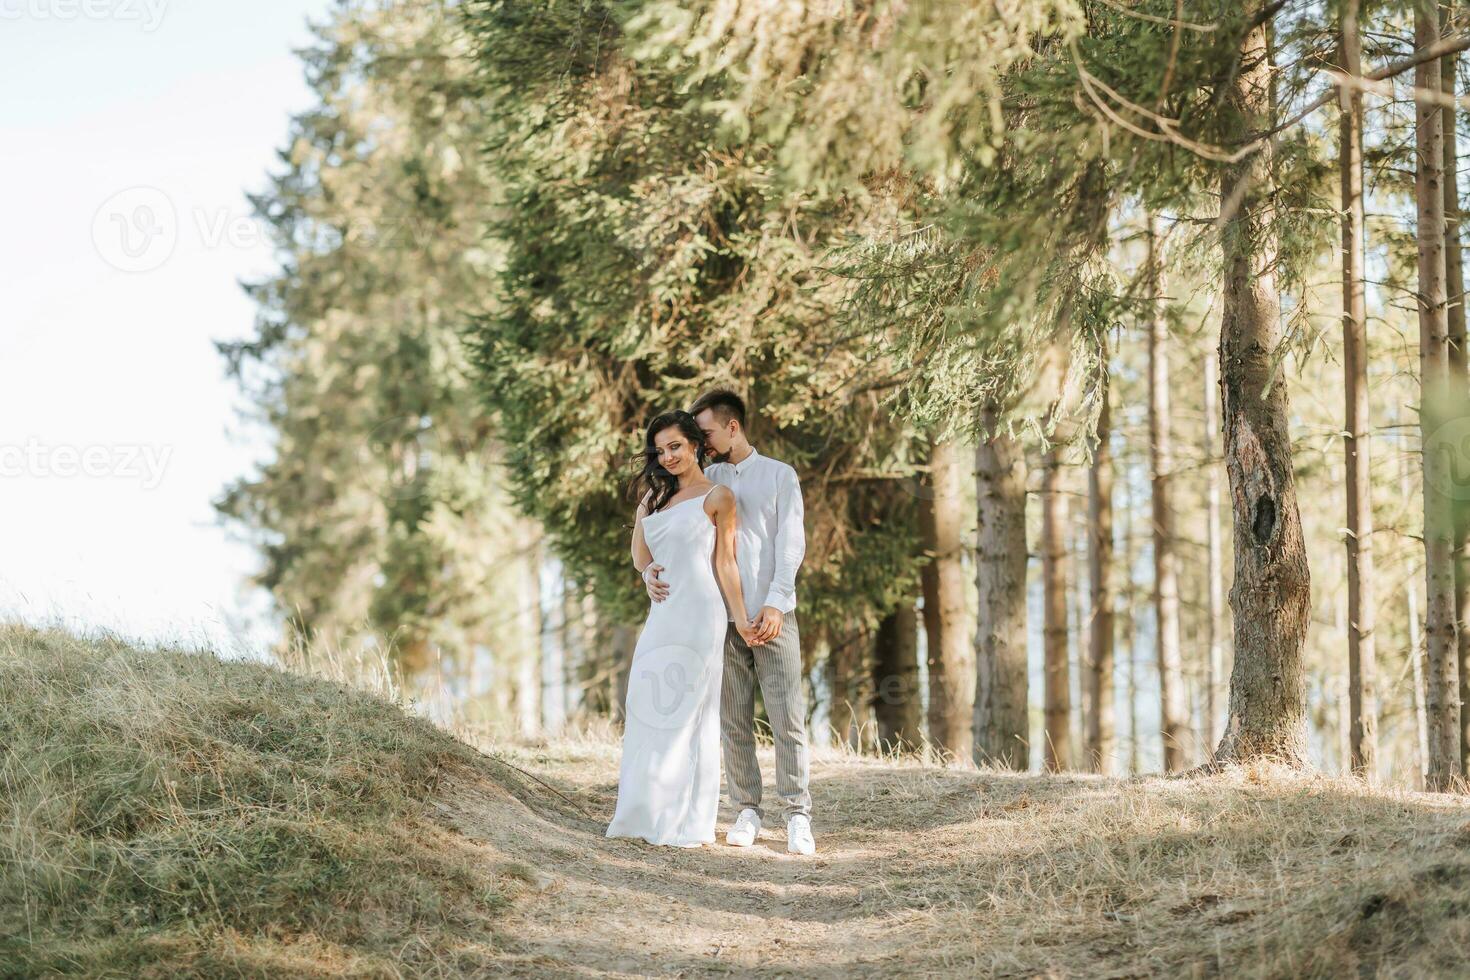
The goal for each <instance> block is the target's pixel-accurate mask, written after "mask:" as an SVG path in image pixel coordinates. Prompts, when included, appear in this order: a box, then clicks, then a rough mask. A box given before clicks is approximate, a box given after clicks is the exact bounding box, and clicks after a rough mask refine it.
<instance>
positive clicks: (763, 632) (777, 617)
mask: <svg viewBox="0 0 1470 980" xmlns="http://www.w3.org/2000/svg"><path fill="white" fill-rule="evenodd" d="M785 622H786V617H785V616H784V615H783V614H782V612H781V610H779V609H777V608H776V607H775V606H762V607H761V611H760V612H758V613H756V615H755V622H754V623H752V624H751V625H752V628H753V629H754V631H755V642H756V644H758V645H759V644H765V643H770V642H771V641H772V640H774V639H775V638H776V637H778V636H780V635H781V626H782V625H783V624H784V623H785Z"/></svg>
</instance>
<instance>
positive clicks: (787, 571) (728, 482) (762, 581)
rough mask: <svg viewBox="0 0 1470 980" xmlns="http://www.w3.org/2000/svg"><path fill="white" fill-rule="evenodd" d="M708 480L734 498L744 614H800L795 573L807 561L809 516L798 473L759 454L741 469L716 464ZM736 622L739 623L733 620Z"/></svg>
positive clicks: (740, 465) (738, 465)
mask: <svg viewBox="0 0 1470 980" xmlns="http://www.w3.org/2000/svg"><path fill="white" fill-rule="evenodd" d="M704 475H705V476H707V477H709V479H710V480H711V482H714V483H718V484H721V485H722V486H727V487H729V488H730V489H731V490H733V491H734V492H735V514H736V517H737V518H738V527H737V529H736V532H735V563H736V564H737V565H738V566H739V567H740V591H741V592H742V593H743V594H744V597H745V611H746V614H747V615H748V616H750V618H752V619H754V618H755V616H756V614H757V613H759V612H760V611H761V607H762V606H774V607H775V608H776V609H779V610H780V611H781V612H783V613H789V612H791V611H792V610H793V609H795V608H796V570H797V569H798V568H800V567H801V560H802V558H804V557H805V556H806V528H805V527H804V526H803V522H804V520H805V511H804V509H803V507H802V502H801V484H800V482H799V481H798V480H797V478H796V470H794V469H792V468H791V467H790V466H788V465H786V464H785V463H782V462H780V461H779V460H774V459H771V458H770V457H769V456H762V455H761V454H760V453H758V452H756V451H755V450H754V449H752V450H751V451H750V455H749V456H746V457H745V458H744V459H742V460H741V461H740V462H738V463H713V464H711V465H710V466H708V467H706V468H705V471H704ZM731 620H732V621H733V620H734V617H733V616H732V617H731Z"/></svg>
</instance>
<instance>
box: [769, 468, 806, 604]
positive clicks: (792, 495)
mask: <svg viewBox="0 0 1470 980" xmlns="http://www.w3.org/2000/svg"><path fill="white" fill-rule="evenodd" d="M774 550H775V556H774V557H775V559H776V567H775V573H774V574H773V575H772V576H771V588H770V591H768V592H767V593H766V601H765V605H767V606H774V607H775V608H777V609H779V610H781V611H782V612H783V613H787V612H791V610H793V609H795V608H796V570H797V569H798V568H800V567H801V560H802V559H803V558H805V557H806V509H805V506H804V505H803V503H802V500H801V483H800V482H799V481H798V480H797V479H796V471H795V470H793V469H791V468H789V467H783V472H782V474H781V477H780V480H779V483H778V485H777V488H776V541H775V549H774Z"/></svg>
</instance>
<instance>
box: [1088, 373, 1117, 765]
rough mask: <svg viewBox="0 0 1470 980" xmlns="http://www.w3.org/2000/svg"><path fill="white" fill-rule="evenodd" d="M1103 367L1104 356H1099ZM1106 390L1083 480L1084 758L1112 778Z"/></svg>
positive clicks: (1110, 521) (1110, 455) (1108, 418)
mask: <svg viewBox="0 0 1470 980" xmlns="http://www.w3.org/2000/svg"><path fill="white" fill-rule="evenodd" d="M1103 360H1104V364H1106V361H1107V352H1106V350H1104V352H1103ZM1108 389H1109V386H1108V383H1107V382H1106V381H1104V382H1103V400H1102V408H1101V409H1100V410H1099V412H1098V416H1097V432H1096V435H1095V436H1094V443H1095V444H1094V446H1093V449H1092V466H1091V468H1090V469H1089V470H1088V476H1087V500H1088V515H1087V516H1088V521H1087V544H1088V547H1087V577H1088V581H1089V584H1090V586H1091V596H1092V600H1091V601H1092V622H1091V623H1090V624H1089V630H1088V649H1089V652H1090V654H1091V656H1090V661H1091V662H1090V664H1089V665H1088V666H1089V670H1088V678H1087V684H1088V691H1089V694H1090V697H1089V698H1088V700H1089V701H1090V702H1091V710H1090V711H1089V712H1088V715H1087V754H1088V762H1089V764H1090V766H1091V769H1092V771H1093V772H1099V773H1102V774H1103V775H1112V774H1113V771H1114V769H1115V768H1116V766H1115V759H1114V755H1115V753H1116V751H1117V736H1116V731H1115V725H1114V720H1113V602H1114V599H1113V450H1112V446H1111V444H1110V443H1111V437H1112V409H1111V406H1110V404H1109V403H1110V402H1111V400H1112V399H1111V397H1110V393H1109V390H1108Z"/></svg>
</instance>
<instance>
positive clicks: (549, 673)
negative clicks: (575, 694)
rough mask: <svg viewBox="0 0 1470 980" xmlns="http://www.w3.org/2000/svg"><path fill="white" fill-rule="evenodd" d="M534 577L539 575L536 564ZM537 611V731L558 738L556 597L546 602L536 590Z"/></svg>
mask: <svg viewBox="0 0 1470 980" xmlns="http://www.w3.org/2000/svg"><path fill="white" fill-rule="evenodd" d="M536 571H537V575H538V576H539V575H540V574H541V572H542V568H541V563H540V562H537V570H536ZM537 605H538V608H539V609H540V611H541V624H540V631H539V633H540V637H539V638H540V643H541V728H542V730H544V731H545V732H546V734H548V735H559V734H561V731H562V729H563V728H564V727H566V722H567V700H566V687H567V679H566V674H565V673H564V670H565V665H566V656H565V654H566V650H565V648H564V647H563V646H562V641H561V632H562V630H561V624H560V616H559V614H560V611H561V602H560V599H559V597H557V598H553V599H552V600H551V601H550V602H548V601H547V598H546V596H545V590H544V589H538V590H537Z"/></svg>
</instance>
